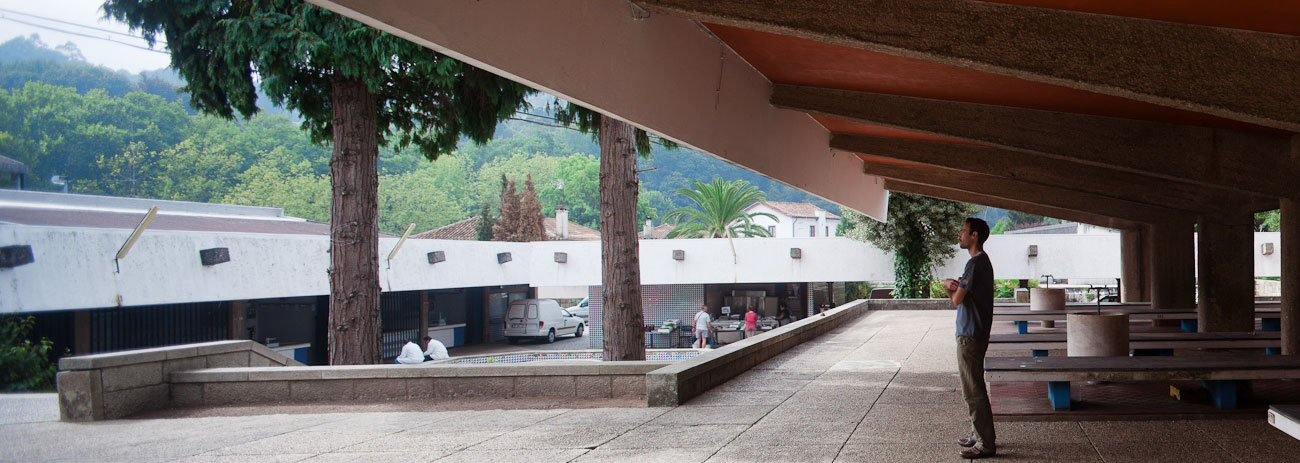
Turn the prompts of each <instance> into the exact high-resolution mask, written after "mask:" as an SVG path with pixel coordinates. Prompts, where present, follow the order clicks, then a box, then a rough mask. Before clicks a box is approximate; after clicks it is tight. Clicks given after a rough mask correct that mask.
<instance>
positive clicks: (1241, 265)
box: [1196, 214, 1255, 332]
mask: <svg viewBox="0 0 1300 463" xmlns="http://www.w3.org/2000/svg"><path fill="white" fill-rule="evenodd" d="M1254 218H1255V216H1254V214H1235V215H1230V216H1229V215H1221V216H1202V217H1201V218H1200V219H1199V220H1198V221H1197V229H1198V230H1199V231H1200V233H1199V235H1198V239H1197V241H1196V243H1197V247H1198V250H1199V252H1197V254H1196V259H1197V266H1196V269H1197V272H1198V275H1197V278H1196V282H1197V285H1196V303H1197V308H1196V311H1197V314H1196V315H1197V317H1196V318H1197V322H1198V324H1199V330H1200V331H1202V332H1216V331H1251V330H1253V329H1254V328H1255V314H1254V307H1255V273H1254V267H1253V266H1252V265H1251V263H1252V262H1253V259H1254V249H1252V248H1253V247H1254V246H1253V240H1252V239H1251V233H1252V231H1253V226H1254V224H1255V222H1254Z"/></svg>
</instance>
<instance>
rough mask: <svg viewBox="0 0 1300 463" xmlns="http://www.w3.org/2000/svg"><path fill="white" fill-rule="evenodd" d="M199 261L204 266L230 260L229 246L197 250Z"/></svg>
mask: <svg viewBox="0 0 1300 463" xmlns="http://www.w3.org/2000/svg"><path fill="white" fill-rule="evenodd" d="M199 262H201V263H202V264H203V265H204V266H208V265H217V264H221V263H225V262H230V249H229V248H212V249H200V250H199Z"/></svg>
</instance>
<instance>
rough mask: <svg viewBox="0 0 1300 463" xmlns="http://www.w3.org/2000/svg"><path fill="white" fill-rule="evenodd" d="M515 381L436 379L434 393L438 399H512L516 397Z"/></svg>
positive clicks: (462, 378)
mask: <svg viewBox="0 0 1300 463" xmlns="http://www.w3.org/2000/svg"><path fill="white" fill-rule="evenodd" d="M514 389H515V379H514V378H511V377H486V378H479V377H469V378H466V377H454V378H436V379H435V380H434V392H435V394H436V396H437V397H438V398H443V399H452V398H458V397H491V398H501V399H505V398H510V397H513V396H514Z"/></svg>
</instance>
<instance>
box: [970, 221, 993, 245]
mask: <svg viewBox="0 0 1300 463" xmlns="http://www.w3.org/2000/svg"><path fill="white" fill-rule="evenodd" d="M966 223H967V224H969V225H970V231H971V233H976V234H978V235H979V242H980V247H981V248H982V247H984V242H985V241H988V240H989V223H988V222H985V221H984V219H977V218H975V217H968V218H967V219H966Z"/></svg>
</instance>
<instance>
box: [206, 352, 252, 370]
mask: <svg viewBox="0 0 1300 463" xmlns="http://www.w3.org/2000/svg"><path fill="white" fill-rule="evenodd" d="M207 357H208V368H230V367H247V366H248V351H246V350H245V351H240V352H226V353H224V354H212V355H208V356H207Z"/></svg>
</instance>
